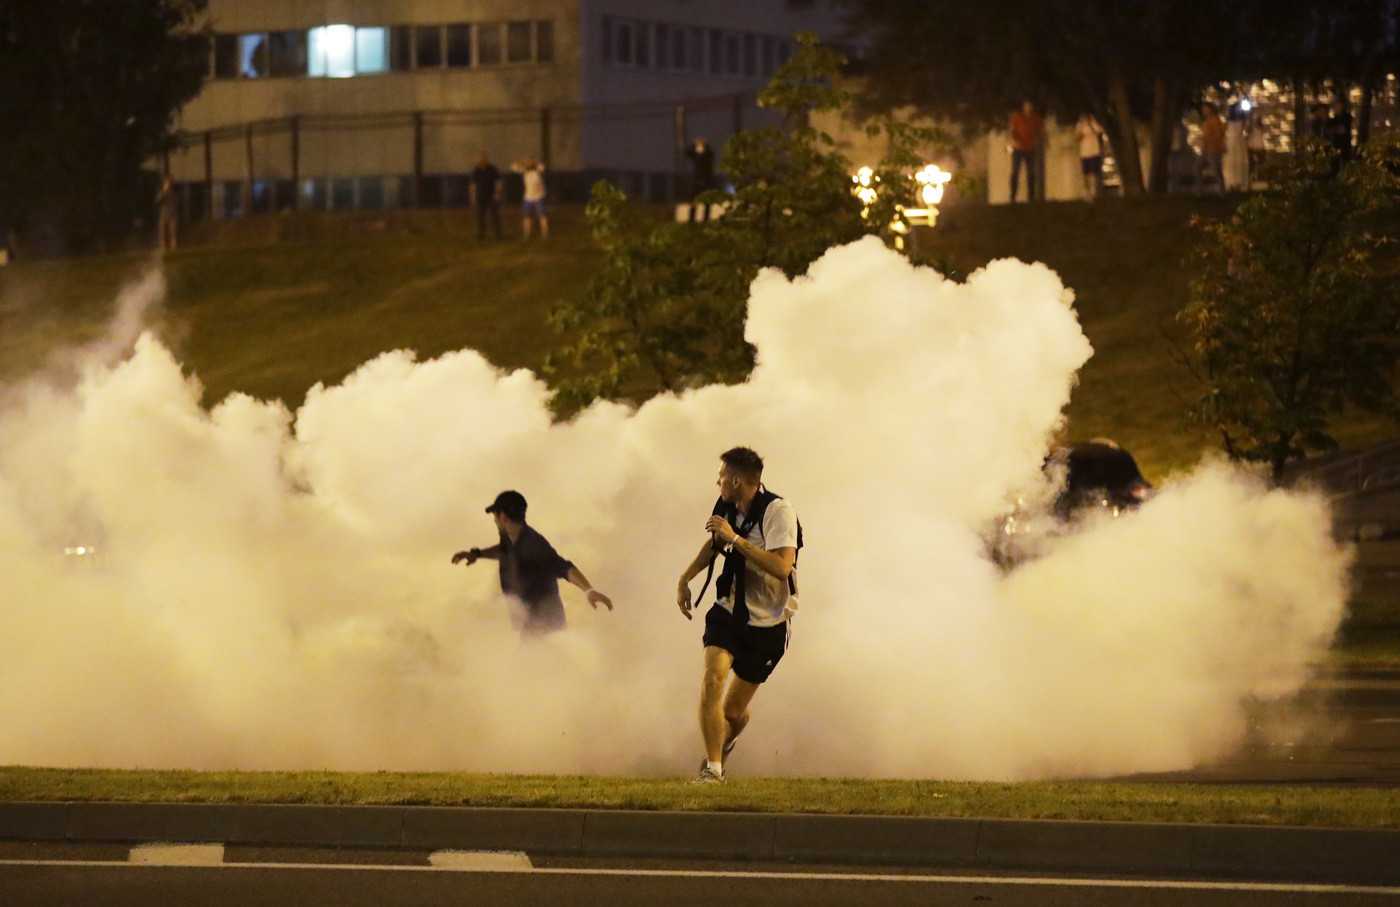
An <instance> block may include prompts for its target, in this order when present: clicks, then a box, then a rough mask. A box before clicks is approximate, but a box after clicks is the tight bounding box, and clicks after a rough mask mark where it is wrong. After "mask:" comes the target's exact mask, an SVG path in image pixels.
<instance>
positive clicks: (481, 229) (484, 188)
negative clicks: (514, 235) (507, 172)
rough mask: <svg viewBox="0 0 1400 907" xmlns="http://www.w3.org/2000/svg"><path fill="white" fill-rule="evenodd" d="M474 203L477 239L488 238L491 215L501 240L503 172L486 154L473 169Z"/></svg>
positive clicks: (492, 223)
mask: <svg viewBox="0 0 1400 907" xmlns="http://www.w3.org/2000/svg"><path fill="white" fill-rule="evenodd" d="M472 203H473V204H475V205H476V238H477V239H485V238H486V218H487V216H488V215H489V216H490V218H491V225H492V227H493V228H494V229H495V232H496V238H497V239H500V238H501V171H500V170H498V169H496V165H495V164H493V163H491V160H490V158H488V157H487V156H486V152H485V151H483V152H481V156H480V157H478V158H477V159H476V167H475V168H473V169H472Z"/></svg>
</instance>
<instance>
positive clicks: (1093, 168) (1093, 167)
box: [1079, 154, 1103, 176]
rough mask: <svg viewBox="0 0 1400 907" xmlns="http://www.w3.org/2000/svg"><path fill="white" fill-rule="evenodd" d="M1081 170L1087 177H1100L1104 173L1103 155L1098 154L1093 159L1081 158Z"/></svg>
mask: <svg viewBox="0 0 1400 907" xmlns="http://www.w3.org/2000/svg"><path fill="white" fill-rule="evenodd" d="M1079 169H1080V170H1083V171H1084V175H1085V176H1098V175H1099V174H1101V173H1103V155H1102V154H1096V155H1094V156H1093V157H1081V158H1080V159H1079Z"/></svg>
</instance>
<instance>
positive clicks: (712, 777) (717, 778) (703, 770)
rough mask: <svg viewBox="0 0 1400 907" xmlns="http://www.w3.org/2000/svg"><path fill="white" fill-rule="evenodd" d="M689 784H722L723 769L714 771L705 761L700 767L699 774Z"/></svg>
mask: <svg viewBox="0 0 1400 907" xmlns="http://www.w3.org/2000/svg"><path fill="white" fill-rule="evenodd" d="M690 783H691V784H723V783H724V770H723V769H721V770H719V771H715V770H714V769H712V768H710V763H708V762H706V763H705V764H704V765H702V766H701V767H700V774H698V775H696V776H695V777H694V778H693V779H692V780H691V782H690Z"/></svg>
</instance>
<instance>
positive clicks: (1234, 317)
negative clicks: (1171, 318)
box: [1177, 137, 1400, 479]
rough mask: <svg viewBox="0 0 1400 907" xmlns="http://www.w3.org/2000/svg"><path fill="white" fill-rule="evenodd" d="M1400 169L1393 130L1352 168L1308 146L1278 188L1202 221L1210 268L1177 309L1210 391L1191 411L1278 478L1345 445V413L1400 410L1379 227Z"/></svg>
mask: <svg viewBox="0 0 1400 907" xmlns="http://www.w3.org/2000/svg"><path fill="white" fill-rule="evenodd" d="M1397 164H1400V154H1397V145H1396V143H1395V141H1394V137H1391V140H1390V141H1387V142H1381V141H1380V140H1377V141H1376V142H1373V143H1371V144H1369V145H1368V146H1366V147H1365V148H1364V149H1363V152H1362V154H1361V155H1360V156H1359V157H1358V158H1357V159H1356V160H1354V161H1352V162H1350V163H1347V164H1345V165H1344V166H1339V165H1340V161H1338V159H1337V158H1336V153H1335V151H1334V150H1333V149H1330V148H1325V147H1322V146H1320V145H1310V146H1309V148H1308V150H1307V151H1306V152H1305V153H1302V154H1299V155H1296V156H1290V157H1289V158H1287V159H1284V160H1281V161H1279V162H1277V163H1276V164H1275V165H1274V166H1275V167H1276V169H1275V171H1274V172H1273V173H1272V174H1271V178H1272V181H1273V183H1274V185H1275V187H1276V189H1275V190H1274V191H1272V192H1270V193H1267V194H1263V195H1259V196H1256V197H1254V198H1251V199H1249V200H1248V201H1246V202H1245V203H1244V204H1242V205H1241V206H1240V208H1239V209H1238V210H1237V211H1236V213H1235V215H1234V216H1233V217H1232V218H1231V219H1230V220H1228V221H1224V222H1220V221H1212V220H1202V221H1200V222H1199V226H1200V227H1201V229H1202V230H1203V231H1204V236H1203V239H1202V242H1201V243H1200V245H1199V246H1198V248H1197V250H1196V252H1195V257H1196V262H1197V263H1198V265H1199V267H1200V276H1199V277H1198V278H1197V279H1196V280H1195V281H1194V282H1193V283H1192V285H1191V301H1190V303H1189V304H1188V305H1187V307H1186V308H1185V309H1183V310H1182V311H1181V313H1180V314H1179V315H1178V316H1177V317H1178V320H1179V321H1180V322H1181V324H1183V325H1184V326H1185V328H1186V329H1187V332H1188V335H1189V338H1190V340H1189V348H1188V349H1187V350H1186V353H1187V362H1188V364H1189V365H1191V367H1192V368H1193V369H1194V370H1195V372H1196V373H1197V375H1198V376H1199V377H1200V378H1201V379H1203V381H1204V383H1205V385H1206V392H1205V393H1204V395H1203V396H1202V397H1201V398H1200V399H1199V400H1198V401H1197V403H1196V404H1195V406H1194V408H1193V413H1194V415H1195V416H1196V417H1197V418H1199V419H1201V420H1202V421H1204V422H1205V423H1206V424H1208V425H1211V426H1214V427H1215V429H1216V430H1218V431H1219V433H1220V436H1221V439H1222V441H1223V443H1224V446H1225V449H1226V451H1227V452H1228V453H1229V454H1230V456H1232V457H1235V458H1239V459H1245V460H1254V461H1262V462H1265V463H1268V464H1269V465H1270V467H1271V469H1272V471H1273V475H1274V477H1275V479H1277V478H1278V477H1279V476H1281V474H1282V471H1283V468H1284V466H1285V465H1286V464H1287V463H1288V461H1289V460H1292V459H1294V458H1296V457H1300V456H1303V455H1305V454H1306V453H1307V452H1309V451H1318V450H1329V449H1333V448H1335V447H1336V446H1337V442H1336V440H1335V439H1334V438H1333V437H1332V435H1331V433H1330V428H1329V424H1330V422H1331V420H1332V418H1333V417H1335V416H1336V415H1337V414H1339V413H1340V412H1342V411H1343V410H1344V409H1345V408H1347V407H1349V406H1355V407H1359V408H1362V409H1366V410H1369V411H1375V412H1384V413H1389V414H1390V415H1391V416H1393V417H1394V416H1400V411H1397V408H1396V401H1397V396H1396V392H1397V389H1396V378H1397V359H1400V283H1397V279H1396V276H1395V273H1394V269H1395V263H1394V262H1393V261H1390V262H1386V261H1383V260H1382V257H1383V253H1385V252H1388V251H1390V250H1389V249H1387V248H1386V246H1387V245H1388V243H1389V238H1388V237H1386V236H1384V235H1382V234H1381V233H1380V232H1378V231H1377V228H1376V226H1377V224H1378V223H1382V222H1383V221H1380V220H1379V219H1378V218H1377V217H1376V215H1377V214H1378V213H1380V212H1382V211H1385V210H1388V209H1391V208H1393V206H1394V204H1395V199H1396V193H1397V192H1400V180H1397V178H1396V176H1395V172H1396V169H1395V168H1396V167H1397Z"/></svg>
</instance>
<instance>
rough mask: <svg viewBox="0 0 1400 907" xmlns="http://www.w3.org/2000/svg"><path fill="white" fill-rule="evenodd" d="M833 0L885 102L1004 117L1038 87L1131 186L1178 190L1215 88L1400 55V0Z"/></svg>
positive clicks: (873, 91) (1363, 68) (982, 121)
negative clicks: (1187, 111)
mask: <svg viewBox="0 0 1400 907" xmlns="http://www.w3.org/2000/svg"><path fill="white" fill-rule="evenodd" d="M789 2H791V3H795V4H797V5H802V4H803V3H806V4H811V3H813V2H816V0H789ZM833 2H834V3H835V4H836V5H837V6H838V7H840V8H843V9H844V10H845V12H846V14H847V24H848V27H849V28H850V30H851V31H852V33H853V34H855V35H859V36H862V37H864V38H866V39H868V40H869V41H870V42H871V49H870V53H869V64H868V72H867V80H868V86H869V87H868V102H869V104H870V105H871V107H872V109H878V110H891V109H896V108H898V107H901V106H904V105H913V106H915V107H916V108H918V109H919V110H921V111H923V112H925V113H928V114H930V115H932V116H935V117H939V118H944V119H948V120H951V121H953V122H956V123H959V124H962V125H964V126H966V127H969V128H985V127H987V126H992V125H1000V126H1004V125H1005V122H1006V116H1007V114H1008V113H1009V112H1010V111H1011V110H1014V109H1015V108H1017V107H1019V106H1020V103H1021V100H1022V99H1023V98H1027V97H1029V98H1030V99H1032V100H1034V101H1036V102H1037V103H1038V104H1039V105H1041V106H1042V107H1043V108H1045V109H1046V110H1047V111H1048V112H1050V113H1052V114H1054V115H1056V116H1057V117H1059V118H1061V119H1062V120H1063V121H1065V122H1073V121H1074V120H1075V119H1076V118H1077V117H1078V116H1079V115H1080V114H1081V113H1083V112H1085V111H1088V112H1090V113H1093V114H1094V116H1095V117H1096V118H1097V119H1098V120H1099V122H1100V123H1102V124H1103V125H1104V128H1105V130H1106V132H1107V134H1108V138H1109V141H1110V143H1111V145H1112V147H1113V154H1114V158H1115V160H1116V161H1117V162H1118V165H1119V172H1120V174H1121V176H1122V179H1123V190H1124V194H1126V195H1136V194H1140V193H1142V192H1143V191H1144V190H1145V189H1151V190H1152V191H1158V192H1160V191H1165V189H1166V185H1167V171H1166V162H1167V159H1168V152H1169V149H1170V146H1171V127H1172V125H1173V123H1174V122H1175V121H1176V120H1177V118H1178V117H1179V116H1180V115H1181V112H1182V110H1183V109H1184V108H1185V107H1186V106H1187V105H1188V104H1189V103H1190V102H1191V101H1192V100H1193V99H1194V98H1195V97H1196V96H1198V95H1199V94H1200V93H1201V92H1203V91H1204V90H1206V89H1208V88H1212V87H1216V86H1218V85H1219V84H1220V83H1221V82H1222V81H1242V80H1252V79H1258V78H1264V77H1268V78H1274V79H1279V80H1282V79H1285V78H1288V79H1295V81H1296V80H1302V79H1306V80H1308V81H1311V82H1312V83H1313V84H1316V81H1317V78H1318V74H1319V73H1320V72H1321V73H1324V74H1325V75H1329V76H1330V77H1331V78H1333V79H1339V78H1345V77H1346V73H1347V72H1350V71H1352V70H1353V69H1354V70H1355V71H1356V72H1357V73H1358V75H1357V77H1356V78H1360V77H1361V76H1360V75H1359V74H1360V73H1361V72H1367V73H1372V74H1374V73H1378V72H1379V73H1382V74H1383V72H1384V70H1383V69H1380V68H1378V67H1381V66H1383V65H1385V64H1384V63H1383V62H1382V61H1393V60H1394V57H1395V41H1396V37H1395V27H1394V19H1395V6H1396V3H1395V0H1285V2H1280V0H1235V2H1231V3H1215V4H1204V3H1197V2H1193V0H984V2H981V3H966V2H958V0H833ZM1387 55H1388V56H1387ZM1349 67H1350V69H1349ZM1373 78H1374V76H1373ZM1142 124H1146V125H1147V127H1148V137H1149V144H1150V148H1151V152H1152V154H1151V157H1152V162H1153V168H1152V171H1151V173H1150V174H1147V175H1144V174H1143V173H1142V172H1141V168H1140V166H1139V163H1138V162H1139V151H1140V143H1139V139H1138V135H1139V129H1140V126H1141V125H1142ZM1144 176H1146V177H1147V179H1146V180H1144Z"/></svg>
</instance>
